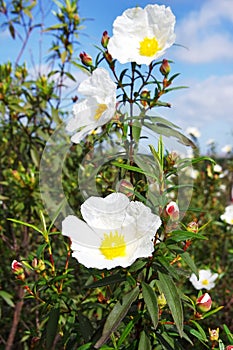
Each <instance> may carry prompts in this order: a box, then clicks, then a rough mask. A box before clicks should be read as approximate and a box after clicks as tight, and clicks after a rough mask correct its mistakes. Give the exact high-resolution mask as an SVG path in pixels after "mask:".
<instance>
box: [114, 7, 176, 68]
mask: <svg viewBox="0 0 233 350" xmlns="http://www.w3.org/2000/svg"><path fill="white" fill-rule="evenodd" d="M174 27H175V16H174V15H173V13H172V11H171V9H170V7H165V6H164V5H162V6H159V5H147V6H146V7H145V8H144V9H142V8H141V7H135V8H131V9H128V10H126V11H124V12H123V14H122V15H121V16H118V17H117V18H116V19H115V21H114V23H113V36H112V37H111V38H110V40H109V43H108V51H109V53H110V54H111V55H112V57H113V58H114V59H117V60H118V61H119V62H120V63H127V62H136V63H137V64H147V65H149V64H150V63H151V62H152V61H153V60H154V59H157V58H159V57H161V56H162V55H163V54H164V53H165V51H166V49H167V48H169V47H170V46H171V45H172V44H173V43H174V41H175V33H174Z"/></svg>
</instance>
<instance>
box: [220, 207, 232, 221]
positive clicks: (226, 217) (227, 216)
mask: <svg viewBox="0 0 233 350" xmlns="http://www.w3.org/2000/svg"><path fill="white" fill-rule="evenodd" d="M220 217H221V219H222V220H223V221H225V222H226V223H227V224H229V225H233V204H230V205H228V206H227V207H226V208H225V212H224V214H222V215H221V216H220Z"/></svg>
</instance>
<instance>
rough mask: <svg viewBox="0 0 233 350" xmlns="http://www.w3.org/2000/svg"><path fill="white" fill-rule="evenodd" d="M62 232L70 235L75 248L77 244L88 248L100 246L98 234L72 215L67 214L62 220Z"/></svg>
mask: <svg viewBox="0 0 233 350" xmlns="http://www.w3.org/2000/svg"><path fill="white" fill-rule="evenodd" d="M62 234H63V235H65V236H68V237H70V238H71V241H72V243H73V244H74V245H75V247H76V248H77V246H84V247H89V248H92V247H95V248H96V247H99V246H100V242H101V237H100V235H98V234H97V232H95V231H94V230H92V229H91V228H90V227H89V226H88V225H87V224H86V223H85V222H84V221H82V220H80V219H78V218H77V217H76V216H74V215H69V216H67V217H66V218H65V220H63V222H62Z"/></svg>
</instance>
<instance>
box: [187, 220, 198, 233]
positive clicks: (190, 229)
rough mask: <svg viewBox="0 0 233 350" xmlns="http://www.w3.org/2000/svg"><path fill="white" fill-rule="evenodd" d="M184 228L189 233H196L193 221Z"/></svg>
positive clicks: (196, 225)
mask: <svg viewBox="0 0 233 350" xmlns="http://www.w3.org/2000/svg"><path fill="white" fill-rule="evenodd" d="M186 228H187V231H189V232H193V233H198V223H197V222H195V221H191V222H190V223H189V224H188V226H187V227H186Z"/></svg>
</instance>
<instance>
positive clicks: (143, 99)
mask: <svg viewBox="0 0 233 350" xmlns="http://www.w3.org/2000/svg"><path fill="white" fill-rule="evenodd" d="M140 97H141V100H140V102H141V104H142V105H143V107H146V106H148V101H146V99H149V98H150V91H148V90H143V91H142V92H141V94H140Z"/></svg>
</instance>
